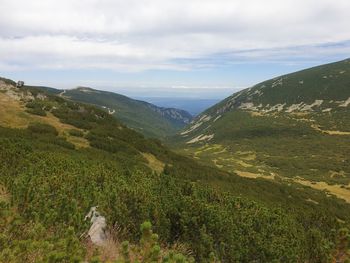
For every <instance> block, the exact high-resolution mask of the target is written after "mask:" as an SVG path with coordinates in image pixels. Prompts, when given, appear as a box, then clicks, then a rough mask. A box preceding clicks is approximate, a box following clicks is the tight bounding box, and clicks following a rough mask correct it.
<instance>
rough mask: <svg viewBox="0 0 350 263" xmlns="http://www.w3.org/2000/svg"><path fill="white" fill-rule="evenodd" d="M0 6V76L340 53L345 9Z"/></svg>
mask: <svg viewBox="0 0 350 263" xmlns="http://www.w3.org/2000/svg"><path fill="white" fill-rule="evenodd" d="M0 5H1V9H2V10H5V12H2V14H1V16H0V61H1V63H0V69H2V70H6V69H28V68H39V69H41V68H44V69H60V68H65V69H69V68H72V69H84V68H89V69H90V68H98V69H112V70H116V71H143V70H150V69H171V70H191V69H198V68H206V67H215V66H220V65H224V64H225V63H237V62H240V63H242V62H247V61H248V62H249V61H250V60H254V59H264V60H270V61H274V60H278V61H281V60H288V61H293V60H295V59H296V58H304V57H307V58H310V57H316V56H320V55H322V54H323V55H324V54H328V55H329V54H333V55H334V54H346V52H348V51H349V46H350V44H349V42H348V40H350V31H349V30H348V26H349V25H350V16H349V15H348V10H350V2H349V1H348V0H333V1H331V0H284V1H280V0H265V1H261V0H235V1H234V0H177V1H172V0H143V1H141V0H128V1H125V0H85V1H82V0H60V1H56V0H46V1H40V0H0ZM327 43H343V45H341V46H337V45H325V44H327ZM344 43H345V44H344ZM305 54H307V55H305Z"/></svg>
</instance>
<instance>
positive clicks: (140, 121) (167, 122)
mask: <svg viewBox="0 0 350 263" xmlns="http://www.w3.org/2000/svg"><path fill="white" fill-rule="evenodd" d="M41 89H44V90H46V91H47V92H49V93H50V94H60V96H62V97H65V98H69V99H71V100H74V101H80V102H84V103H91V104H94V105H96V106H98V107H100V108H102V109H104V110H106V111H107V112H109V113H110V114H111V115H113V116H115V117H117V118H118V119H119V120H120V121H121V122H122V123H124V124H125V125H127V126H128V127H130V128H133V129H135V130H137V131H139V132H141V133H143V134H144V135H146V136H148V137H155V138H159V137H165V136H168V135H171V134H174V133H176V131H178V130H179V129H181V128H182V127H184V126H185V125H187V124H188V123H190V121H191V120H192V116H191V114H189V113H188V112H186V111H184V110H180V109H174V108H163V107H158V106H155V105H153V104H151V103H147V102H144V101H139V100H134V99H131V98H129V97H126V96H123V95H120V94H117V93H113V92H107V91H101V90H94V89H91V88H86V87H79V88H76V89H71V90H56V89H52V88H51V89H48V88H41Z"/></svg>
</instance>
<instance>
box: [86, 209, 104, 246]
mask: <svg viewBox="0 0 350 263" xmlns="http://www.w3.org/2000/svg"><path fill="white" fill-rule="evenodd" d="M88 219H90V222H91V223H92V225H91V226H90V229H89V231H88V236H89V237H90V239H91V241H92V243H94V244H95V245H97V246H103V245H104V244H105V242H106V241H107V235H106V233H105V229H106V227H107V224H106V218H105V217H104V216H101V215H100V213H99V212H98V211H97V206H93V207H91V208H90V211H89V213H88V214H87V215H86V216H85V220H88Z"/></svg>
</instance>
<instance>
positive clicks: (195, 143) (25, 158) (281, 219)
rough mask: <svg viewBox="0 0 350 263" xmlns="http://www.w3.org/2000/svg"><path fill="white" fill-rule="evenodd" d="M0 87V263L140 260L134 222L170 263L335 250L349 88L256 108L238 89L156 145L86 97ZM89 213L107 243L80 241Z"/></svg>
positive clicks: (347, 199) (348, 189)
mask: <svg viewBox="0 0 350 263" xmlns="http://www.w3.org/2000/svg"><path fill="white" fill-rule="evenodd" d="M327 67H328V66H327ZM327 70H329V69H327ZM322 74H324V73H323V72H322ZM344 74H345V73H344ZM273 83H275V82H273ZM277 83H280V82H277ZM259 85H260V84H258V86H259ZM276 85H277V84H272V86H274V87H276ZM345 85H347V84H345ZM277 86H279V84H278V85H277ZM340 87H341V85H340ZM0 89H1V91H0V102H1V108H0V164H1V177H0V185H1V188H0V205H1V207H2V211H3V212H2V215H3V219H2V221H1V222H0V229H1V231H2V233H3V234H2V238H3V239H0V241H1V240H5V239H6V240H10V242H9V243H8V244H7V245H6V249H5V250H3V251H0V261H1V260H2V261H4V260H5V259H6V260H7V259H10V260H9V262H16V261H18V260H19V258H21V259H22V258H25V259H26V260H29V261H30V259H31V258H36V259H38V260H41V261H44V262H46V261H49V260H54V261H53V262H71V261H74V260H77V262H80V261H82V260H85V261H88V262H90V261H91V262H94V261H93V260H95V256H96V257H97V258H98V259H99V260H101V261H108V260H115V259H116V258H117V257H118V252H116V251H122V249H123V248H122V245H121V244H122V240H129V241H130V243H128V244H130V248H128V249H129V250H128V251H129V252H127V254H128V255H129V256H127V257H130V255H132V256H133V257H136V256H137V255H139V256H140V257H146V254H145V253H146V252H147V251H148V250H147V249H148V248H147V247H145V246H144V243H143V241H142V242H139V241H138V240H139V237H140V234H139V231H138V229H139V226H140V225H141V229H144V228H145V226H147V229H148V230H147V231H150V229H151V227H152V226H153V229H154V231H156V232H157V233H159V234H160V238H159V237H158V236H157V238H156V239H155V240H154V241H149V242H151V243H150V244H149V245H147V246H151V247H153V248H157V247H158V246H159V247H160V246H161V247H162V252H161V251H160V249H158V248H157V251H159V252H157V254H155V255H156V258H160V257H163V255H165V256H169V255H172V254H171V253H176V255H177V257H179V258H182V260H183V261H181V262H193V261H198V262H207V258H220V259H222V260H223V261H226V262H252V261H254V260H255V259H256V258H259V259H261V260H262V261H263V262H274V261H275V262H299V261H300V262H319V261H318V259H325V258H329V259H332V258H335V257H338V256H339V253H340V252H339V251H343V250H342V248H339V246H338V242H339V240H340V239H341V238H342V235H343V232H344V231H345V232H346V231H347V230H346V229H347V227H348V226H349V222H350V194H349V193H350V177H349V174H350V165H349V159H348V156H349V153H350V152H349V151H350V148H349V145H350V136H349V135H348V132H349V131H350V129H349V121H348V120H349V119H348V118H349V112H348V106H349V104H348V103H347V99H346V97H347V96H348V94H347V93H346V94H345V95H344V96H343V97H344V98H339V97H337V98H332V99H333V102H329V103H325V102H324V101H326V100H325V98H324V97H323V98H322V103H321V102H320V101H321V100H316V99H313V98H310V99H309V101H313V102H308V103H304V101H306V99H305V98H303V102H302V103H301V102H298V101H293V102H290V103H292V104H290V105H288V104H287V103H277V104H272V103H271V104H270V105H273V106H259V107H257V106H255V105H256V102H252V101H253V100H254V98H255V97H254V96H253V97H251V96H252V95H251V94H255V95H257V96H259V95H260V94H263V93H262V92H260V93H259V92H255V91H254V93H252V89H248V90H243V91H241V92H239V93H237V94H233V95H232V96H231V97H229V98H228V99H226V100H224V101H223V102H221V103H219V104H217V105H215V106H214V107H213V108H210V109H208V110H207V111H205V112H204V113H202V114H200V115H199V116H198V117H196V119H195V120H193V121H192V123H190V124H189V125H188V126H187V127H184V128H183V129H182V130H180V131H179V132H178V134H177V135H175V136H170V137H167V139H166V141H165V143H166V144H167V145H169V146H166V145H165V144H164V142H162V141H161V140H159V139H155V138H152V136H151V137H148V136H147V134H141V133H139V132H138V131H137V129H136V128H132V129H131V128H129V126H128V123H127V122H125V119H123V118H121V119H120V120H119V117H118V116H114V114H113V111H112V109H114V108H118V105H119V104H113V105H112V104H110V105H109V106H108V107H105V108H104V107H103V106H101V105H102V103H100V102H99V103H97V102H95V103H94V102H92V101H90V99H92V98H93V97H91V95H90V94H95V93H96V92H97V91H95V90H90V89H88V92H86V91H81V89H80V90H75V91H74V90H73V91H66V92H63V91H58V90H55V89H51V88H43V87H33V86H24V87H21V88H18V87H16V85H15V82H13V81H11V80H7V79H1V82H0ZM84 89H85V88H84ZM287 89H288V88H287ZM70 92H78V93H79V98H78V99H75V98H74V97H73V95H69V94H70ZM98 92H100V91H98ZM81 93H84V94H85V93H86V94H88V95H87V97H86V98H85V99H82V97H81V96H82V95H81ZM247 94H248V97H246V96H247ZM276 94H278V92H277V93H276ZM77 96H78V95H77ZM108 96H112V95H111V94H108ZM116 96H119V95H116ZM261 96H262V95H261ZM98 97H99V96H97V97H96V98H98ZM259 99H261V100H263V99H264V98H260V96H259ZM85 100H88V101H89V102H90V103H91V104H88V103H83V102H82V101H85ZM247 100H248V102H247ZM111 103H112V102H111ZM113 103H116V102H113ZM137 103H140V102H137ZM332 103H333V104H332ZM103 104H104V105H106V104H105V102H103ZM141 104H142V102H141ZM323 104H325V105H323ZM259 105H260V104H259ZM147 107H149V106H147ZM323 107H325V108H323ZM330 107H331V108H330ZM329 109H331V110H329ZM157 114H159V113H157ZM164 114H166V113H164ZM158 116H160V115H158ZM138 125H141V123H139V124H138ZM138 127H139V128H138V129H139V130H142V126H138ZM154 128H155V129H157V128H156V127H154ZM174 197H176V198H174ZM97 206H98V212H99V213H101V214H102V215H103V217H101V220H102V221H103V222H107V223H106V224H105V223H103V224H102V225H103V226H104V228H106V231H108V232H106V233H108V234H106V236H105V237H104V239H103V240H106V242H107V243H108V244H109V245H105V244H103V245H102V246H101V245H96V244H91V243H88V241H89V237H88V236H85V233H88V232H89V223H88V222H86V221H84V220H83V218H84V215H86V213H87V212H88V211H89V210H90V211H91V209H93V208H94V207H97ZM149 221H150V222H149ZM14 226H20V229H22V230H21V232H16V231H14V230H13V229H14ZM31 229H35V233H32V232H31ZM67 229H68V230H67ZM116 229H119V230H116ZM142 231H143V230H142ZM152 231H153V230H152ZM345 232H344V233H345ZM142 233H143V234H142V235H144V234H145V233H146V232H142ZM148 233H150V232H148ZM281 233H282V234H281ZM154 238H155V237H154ZM99 240H100V239H99ZM141 240H142V239H141ZM1 242H2V241H1ZM99 242H100V241H99ZM23 244H25V245H23ZM33 244H34V245H33ZM62 244H63V245H62ZM67 244H70V245H69V246H68V245H67ZM124 244H126V243H124ZM325 244H327V245H325ZM68 247H70V248H71V249H68ZM182 248H183V249H182ZM185 248H186V249H185ZM15 251H16V253H15ZM110 251H114V252H113V253H112V252H110ZM170 251H174V252H170ZM189 251H190V252H189ZM125 253H126V252H125ZM140 253H141V254H140ZM147 253H148V252H147ZM161 253H162V254H161ZM341 253H342V252H341ZM94 255H95V256H94ZM344 255H345V256H344ZM165 256H164V257H165ZM341 256H342V257H347V256H346V254H341ZM147 257H148V256H147ZM149 257H152V256H151V254H150V255H149ZM125 260H126V261H127V260H128V259H127V258H126V259H125ZM147 262H148V261H147Z"/></svg>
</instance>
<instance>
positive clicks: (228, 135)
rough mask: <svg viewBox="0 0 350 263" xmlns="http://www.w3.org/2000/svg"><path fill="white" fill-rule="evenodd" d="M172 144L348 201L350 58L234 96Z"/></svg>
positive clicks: (244, 171) (245, 172) (228, 166)
mask: <svg viewBox="0 0 350 263" xmlns="http://www.w3.org/2000/svg"><path fill="white" fill-rule="evenodd" d="M174 141H175V142H177V143H178V145H181V147H185V148H186V149H185V151H183V152H184V153H187V154H188V155H191V156H194V157H195V158H197V159H199V160H202V161H204V162H206V163H212V164H213V165H215V166H217V167H220V168H222V169H225V170H227V171H231V172H232V171H234V172H236V173H237V174H240V175H241V176H245V177H250V178H259V177H261V178H265V179H270V180H276V179H278V180H279V179H281V178H282V179H284V180H287V181H288V182H290V180H293V181H294V182H298V183H301V184H304V185H308V186H311V187H313V188H316V189H320V190H323V189H324V190H326V191H329V192H331V193H333V194H336V195H337V196H339V197H341V198H343V199H345V200H347V201H348V202H350V184H349V183H350V161H349V159H348V156H349V154H350V60H349V59H348V60H344V61H340V62H336V63H331V64H327V65H322V66H318V67H314V68H310V69H306V70H303V71H299V72H295V73H292V74H287V75H284V76H280V77H277V78H274V79H271V80H267V81H264V82H262V83H259V84H257V85H255V86H253V87H252V88H248V89H245V90H242V91H240V92H237V93H235V94H233V95H232V96H230V97H228V98H227V99H225V100H223V101H222V102H220V103H218V104H216V105H215V106H213V107H212V108H209V109H208V110H206V111H205V112H203V113H202V114H201V115H199V116H198V117H197V118H196V119H195V120H194V121H193V122H192V123H191V124H190V125H189V126H188V127H186V128H185V129H184V130H183V131H181V132H180V133H179V135H178V136H177V137H176V138H175V139H174Z"/></svg>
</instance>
